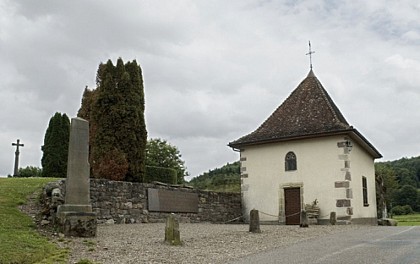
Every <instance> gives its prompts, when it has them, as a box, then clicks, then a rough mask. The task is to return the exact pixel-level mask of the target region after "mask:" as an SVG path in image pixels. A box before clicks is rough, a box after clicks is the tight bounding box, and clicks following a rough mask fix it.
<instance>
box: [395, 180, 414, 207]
mask: <svg viewBox="0 0 420 264" xmlns="http://www.w3.org/2000/svg"><path fill="white" fill-rule="evenodd" d="M417 195H418V194H417V189H416V188H415V187H413V186H411V185H404V186H403V187H401V189H399V190H398V192H397V193H396V194H395V199H394V201H395V204H396V205H409V206H410V207H411V208H416V207H417Z"/></svg>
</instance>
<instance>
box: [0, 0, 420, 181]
mask: <svg viewBox="0 0 420 264" xmlns="http://www.w3.org/2000/svg"><path fill="white" fill-rule="evenodd" d="M308 40H310V41H311V43H312V49H313V50H315V54H313V66H314V72H315V74H316V76H317V77H318V79H319V80H320V82H321V83H322V84H323V86H324V88H325V89H326V90H327V91H328V93H329V94H330V96H331V97H332V99H333V100H334V101H335V103H336V104H337V106H338V107H339V109H340V110H341V112H342V113H343V115H344V116H345V117H346V119H347V121H348V122H349V123H350V124H351V125H353V126H354V127H355V128H357V129H358V130H359V131H360V132H361V133H362V134H363V135H364V136H365V137H366V138H367V139H368V140H369V141H370V142H371V143H372V144H373V145H374V146H375V147H376V148H377V149H378V150H379V151H380V152H381V153H382V155H383V156H384V158H383V159H382V160H394V159H399V158H401V157H412V156H419V155H420V86H419V85H420V2H419V1H418V0H411V1H410V0H407V1H378V0H376V1H372V0H371V1H364V0H363V1H362V0H361V1H353V0H349V1H320V0H319V1H318V0H317V1H292V0H289V1H262V0H261V1H251V0H248V1H247V0H235V1H224V0H223V1H222V0H220V1H218V0H215V1H198V0H191V1H188V0H185V1H182V0H180V1H173V0H168V1H160V0H159V1H157V0H151V1H140V0H132V1H103V0H101V1H99V0H98V1H86V0H84V1H57V0H50V1H33V0H27V1H19V0H10V1H8V0H0V90H1V93H0V103H1V111H0V126H1V129H0V175H3V176H4V175H7V174H13V162H14V151H15V148H14V147H12V142H15V141H16V139H18V138H19V139H20V140H21V142H22V143H24V144H25V146H24V147H23V148H21V155H20V166H21V167H26V166H37V167H38V166H39V167H40V166H41V165H40V160H41V157H42V152H41V145H42V144H43V140H44V134H45V130H46V128H47V126H48V122H49V119H50V118H51V117H52V116H53V115H54V113H55V112H61V113H66V114H67V115H68V116H69V117H75V115H76V113H77V111H78V109H79V107H80V101H81V97H82V93H83V90H84V88H85V86H86V85H88V86H89V87H91V88H94V87H95V76H96V70H97V67H98V65H99V63H100V62H106V61H107V60H108V59H112V60H113V61H114V62H115V61H116V59H117V58H118V57H121V58H122V59H123V60H124V61H125V62H126V61H129V60H130V61H131V60H133V59H136V60H137V62H138V63H139V64H140V66H141V68H142V70H143V78H144V87H145V97H146V98H145V100H146V123H147V130H148V135H149V137H152V138H157V137H159V138H163V139H166V140H168V141H169V142H170V143H172V144H173V145H175V146H177V147H178V148H179V150H180V151H181V153H182V156H183V159H184V160H185V163H186V166H187V168H188V171H189V172H190V174H191V176H197V175H199V174H201V173H203V172H206V171H208V170H209V169H213V168H215V167H220V166H222V165H224V164H226V163H227V162H234V161H236V160H238V159H239V155H238V153H236V152H234V151H232V150H231V149H230V148H229V147H227V144H228V143H229V142H230V141H233V140H235V139H237V138H239V137H241V136H243V135H245V134H247V133H249V132H252V131H253V130H255V129H256V128H257V127H258V126H259V125H260V124H261V123H262V122H263V121H264V120H265V119H266V118H267V117H268V116H269V115H270V114H271V113H272V112H273V111H274V110H275V109H276V108H277V107H278V106H279V105H280V104H281V103H282V102H283V101H284V100H285V99H286V98H287V97H288V96H289V94H290V93H291V92H292V91H293V90H294V89H295V88H296V87H297V85H299V83H300V82H301V81H302V80H303V79H304V78H305V77H306V75H307V74H308V72H309V58H308V56H305V54H306V53H307V52H308Z"/></svg>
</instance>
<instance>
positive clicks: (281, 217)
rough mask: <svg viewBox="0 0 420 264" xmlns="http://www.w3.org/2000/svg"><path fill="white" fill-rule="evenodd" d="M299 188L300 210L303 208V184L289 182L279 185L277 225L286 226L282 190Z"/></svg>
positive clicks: (284, 199)
mask: <svg viewBox="0 0 420 264" xmlns="http://www.w3.org/2000/svg"><path fill="white" fill-rule="evenodd" d="M292 188H300V208H301V210H302V208H304V204H305V203H304V199H303V193H304V192H303V190H304V188H303V182H289V183H284V184H281V185H280V187H279V224H283V225H285V224H286V203H285V202H286V197H285V193H284V189H292Z"/></svg>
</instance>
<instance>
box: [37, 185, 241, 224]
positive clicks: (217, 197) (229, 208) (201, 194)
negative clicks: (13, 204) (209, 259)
mask: <svg viewBox="0 0 420 264" xmlns="http://www.w3.org/2000/svg"><path fill="white" fill-rule="evenodd" d="M148 188H154V189H166V190H171V191H178V192H190V193H196V194H197V195H198V212H197V213H176V214H177V215H178V216H179V217H180V221H181V222H212V223H224V222H228V221H230V220H232V219H235V218H237V217H239V216H241V214H242V209H241V195H240V194H239V193H217V192H208V191H199V190H195V189H192V188H190V187H186V186H170V185H166V184H160V183H132V182H121V181H109V180H105V179H91V180H90V198H91V203H92V209H93V211H94V212H96V213H97V221H98V223H116V224H124V223H148V222H164V221H165V219H166V217H167V216H168V214H169V213H165V212H150V211H149V210H148V195H147V189H148ZM57 189H59V190H60V191H59V192H58V191H57ZM64 192H65V180H60V181H58V182H55V183H50V184H48V185H46V186H45V187H44V192H43V197H42V199H41V200H42V201H41V202H42V204H43V206H44V209H43V212H42V213H43V219H44V220H47V221H52V222H54V217H55V212H56V210H57V206H58V205H59V204H62V203H63V202H64V199H63V197H64Z"/></svg>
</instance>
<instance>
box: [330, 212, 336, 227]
mask: <svg viewBox="0 0 420 264" xmlns="http://www.w3.org/2000/svg"><path fill="white" fill-rule="evenodd" d="M336 223H337V214H336V213H335V212H331V213H330V224H331V225H335V224H336Z"/></svg>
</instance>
